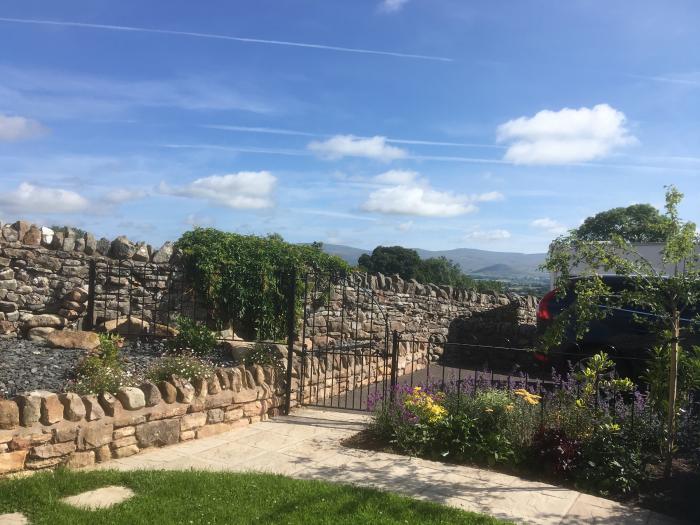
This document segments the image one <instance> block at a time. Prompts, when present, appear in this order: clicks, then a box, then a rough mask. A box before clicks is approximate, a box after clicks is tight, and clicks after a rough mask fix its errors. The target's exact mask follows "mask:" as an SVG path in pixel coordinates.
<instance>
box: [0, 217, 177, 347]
mask: <svg viewBox="0 0 700 525" xmlns="http://www.w3.org/2000/svg"><path fill="white" fill-rule="evenodd" d="M172 258H173V245H172V243H165V244H164V245H163V246H162V247H161V248H160V249H158V250H154V249H153V248H151V247H150V246H149V245H146V244H144V243H132V242H131V241H129V240H128V239H126V238H125V237H117V238H116V239H114V240H113V241H109V240H107V239H100V240H95V238H94V236H92V235H91V234H89V233H86V234H84V235H82V236H77V235H76V234H75V233H74V232H72V231H70V230H68V231H67V232H54V231H53V230H51V229H50V228H46V227H39V226H36V225H32V224H29V223H26V222H24V221H18V222H16V223H14V224H11V225H10V224H5V225H3V226H2V228H0V335H14V334H19V335H23V336H27V337H29V338H33V339H42V338H44V337H45V336H46V335H48V334H49V333H51V332H52V331H54V330H57V329H63V328H75V327H76V326H78V325H79V324H82V321H83V320H84V319H85V315H86V312H87V307H88V301H87V300H88V284H89V274H90V263H91V261H94V263H95V267H96V270H97V272H96V274H97V279H96V297H95V317H96V319H95V321H97V322H101V321H105V320H110V319H115V318H117V317H122V318H123V319H125V317H126V316H127V315H134V316H138V317H139V319H143V320H145V321H147V322H148V321H153V320H156V313H157V311H158V309H159V306H162V305H164V304H167V302H168V301H169V300H171V297H170V296H172V295H178V294H182V293H183V287H182V286H181V285H180V286H179V283H181V279H182V275H181V273H180V272H179V271H178V270H177V267H176V266H174V265H172V264H171V260H172ZM127 290H128V293H127ZM148 328H150V326H148V324H145V325H143V329H144V330H145V329H148Z"/></svg>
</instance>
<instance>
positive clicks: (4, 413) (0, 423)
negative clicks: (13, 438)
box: [0, 399, 19, 430]
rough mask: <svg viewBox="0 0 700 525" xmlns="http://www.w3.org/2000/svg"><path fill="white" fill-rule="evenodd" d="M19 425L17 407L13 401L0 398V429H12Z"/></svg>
mask: <svg viewBox="0 0 700 525" xmlns="http://www.w3.org/2000/svg"><path fill="white" fill-rule="evenodd" d="M18 426H19V407H18V406H17V403H15V402H14V401H10V400H8V399H0V430H12V429H15V428H17V427H18Z"/></svg>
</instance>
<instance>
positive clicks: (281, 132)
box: [201, 124, 507, 149]
mask: <svg viewBox="0 0 700 525" xmlns="http://www.w3.org/2000/svg"><path fill="white" fill-rule="evenodd" d="M201 127H203V128H209V129H220V130H224V131H242V132H248V133H264V134H270V135H292V136H299V137H313V138H330V137H333V136H335V135H337V134H330V133H311V132H308V131H298V130H295V129H279V128H261V127H255V126H229V125H224V124H202V125H201ZM353 136H355V137H356V138H358V139H369V138H372V137H367V136H361V135H353ZM386 141H387V142H391V143H394V144H415V145H420V146H455V147H460V148H489V149H506V148H507V147H506V146H501V145H498V144H481V143H474V142H441V141H435V140H417V139H397V138H392V137H386Z"/></svg>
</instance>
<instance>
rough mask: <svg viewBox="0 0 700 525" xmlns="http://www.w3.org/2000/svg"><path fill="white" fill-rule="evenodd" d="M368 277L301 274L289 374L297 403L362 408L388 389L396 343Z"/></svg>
mask: <svg viewBox="0 0 700 525" xmlns="http://www.w3.org/2000/svg"><path fill="white" fill-rule="evenodd" d="M369 278H370V277H369V276H367V275H363V274H358V273H352V274H344V275H322V274H318V273H316V274H309V275H307V276H306V278H305V279H303V282H302V284H301V285H302V286H303V290H301V291H300V292H301V293H302V294H303V305H304V307H303V315H302V323H301V333H300V334H299V335H300V341H299V346H300V347H301V351H300V352H298V355H299V356H300V366H299V367H298V369H297V370H295V374H296V376H297V377H296V378H293V380H292V385H293V387H294V389H295V390H296V394H297V400H298V402H299V404H301V405H305V406H316V407H328V408H331V407H332V408H341V409H350V410H366V409H368V408H371V406H372V403H373V400H374V399H376V398H378V397H379V396H386V395H387V394H388V393H389V392H390V390H391V385H392V384H393V382H394V379H393V377H394V375H395V370H396V351H397V347H396V345H395V344H392V335H391V332H390V322H389V317H388V315H387V312H386V311H385V309H384V308H383V307H382V305H381V301H382V297H381V296H378V295H377V294H375V292H374V290H373V289H372V287H370V286H368V285H369V282H368V279H369ZM294 379H296V382H294Z"/></svg>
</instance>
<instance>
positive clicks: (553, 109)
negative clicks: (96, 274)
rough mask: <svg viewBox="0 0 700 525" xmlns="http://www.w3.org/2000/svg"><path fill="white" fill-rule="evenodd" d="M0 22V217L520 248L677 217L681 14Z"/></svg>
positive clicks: (686, 165) (514, 6) (168, 234)
mask: <svg viewBox="0 0 700 525" xmlns="http://www.w3.org/2000/svg"><path fill="white" fill-rule="evenodd" d="M0 18H1V19H2V20H0V177H1V178H2V182H3V192H2V194H0V218H2V219H3V220H5V221H10V220H15V219H17V218H20V217H21V218H26V219H29V220H33V221H36V222H39V223H42V224H53V223H67V224H73V225H76V226H81V227H84V228H87V229H90V230H92V231H94V232H95V233H96V234H98V235H105V236H108V237H113V236H116V235H117V234H121V233H126V234H128V235H129V236H130V237H132V238H134V239H136V240H146V241H149V242H152V243H154V244H158V243H160V242H162V241H164V240H166V239H176V238H177V237H178V236H179V234H180V233H181V232H183V231H185V230H187V229H189V228H191V227H192V225H202V226H210V225H211V226H215V227H217V228H221V229H225V230H229V231H237V232H241V233H258V234H264V233H269V232H278V233H280V234H282V235H283V236H284V237H285V238H286V239H288V240H290V241H294V242H310V241H314V240H320V241H324V242H329V243H342V244H349V245H354V246H358V247H363V248H372V247H374V246H376V245H378V244H402V245H405V246H412V247H420V248H427V249H449V248H457V247H473V248H482V249H490V250H498V251H523V252H536V251H544V250H545V249H546V247H547V245H548V243H549V241H550V240H551V239H552V238H553V237H554V236H556V235H557V234H559V233H561V232H563V231H565V230H566V229H567V228H571V227H575V226H577V225H578V224H579V223H580V222H581V221H582V220H583V219H584V218H586V217H587V216H589V215H592V214H594V213H596V212H598V211H601V210H605V209H608V208H610V207H614V206H622V205H628V204H632V203H637V202H651V203H652V204H654V205H661V204H662V201H663V186H664V185H666V184H676V185H677V186H678V187H679V188H680V189H681V190H682V191H684V192H685V194H686V200H685V203H684V205H683V207H682V212H683V215H684V216H685V217H686V218H688V219H692V220H695V221H699V220H700V211H699V210H700V194H699V193H698V189H700V185H699V183H698V173H699V172H700V63H698V57H699V55H698V53H697V52H696V51H695V50H697V49H700V33H699V32H698V31H697V22H698V20H700V5H698V4H697V2H695V1H693V0H687V1H680V0H669V1H668V2H663V3H662V2H656V1H647V0H641V1H640V0H635V1H633V0H629V1H611V2H599V1H592V0H589V1H583V0H570V1H566V2H562V1H561V0H539V1H535V0H522V1H515V0H510V1H505V0H491V1H489V2H476V1H474V2H466V1H460V0H384V1H382V0H353V1H349V0H347V1H341V0H325V1H321V0H317V1H310V0H309V1H304V0H256V1H243V0H241V1H237V2H230V1H209V2H206V3H201V2H198V3H195V2H190V1H172V0H170V1H167V2H166V1H164V0H163V1H152V2H136V1H120V2H107V1H100V0H89V1H70V0H67V1H62V2H50V1H44V2H39V1H32V0H25V1H23V2H13V3H10V2H5V3H3V4H2V5H0Z"/></svg>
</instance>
